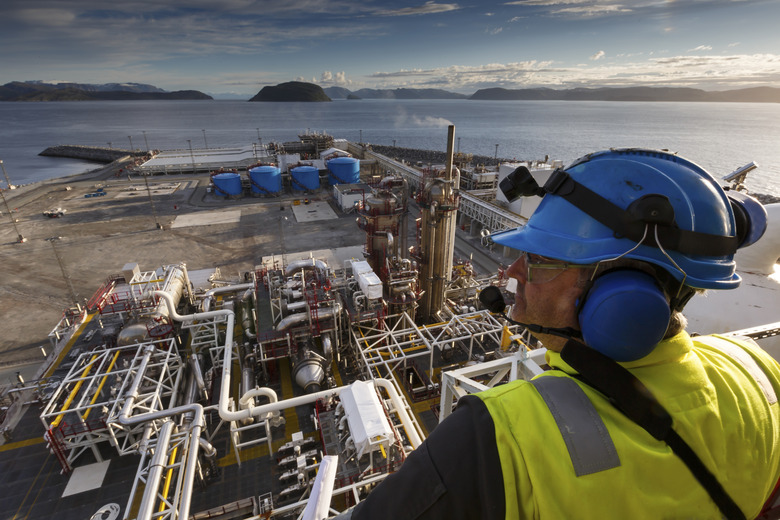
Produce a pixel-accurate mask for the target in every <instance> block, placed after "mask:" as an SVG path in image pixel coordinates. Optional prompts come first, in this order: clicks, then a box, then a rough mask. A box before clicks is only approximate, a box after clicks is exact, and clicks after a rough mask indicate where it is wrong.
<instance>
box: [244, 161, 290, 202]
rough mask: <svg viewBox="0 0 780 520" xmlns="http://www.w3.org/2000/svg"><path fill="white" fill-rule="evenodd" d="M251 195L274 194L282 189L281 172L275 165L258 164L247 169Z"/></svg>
mask: <svg viewBox="0 0 780 520" xmlns="http://www.w3.org/2000/svg"><path fill="white" fill-rule="evenodd" d="M249 181H250V184H251V185H252V195H276V194H278V193H279V192H280V191H282V174H281V173H280V171H279V168H277V167H276V166H258V167H257V168H252V169H250V170H249Z"/></svg>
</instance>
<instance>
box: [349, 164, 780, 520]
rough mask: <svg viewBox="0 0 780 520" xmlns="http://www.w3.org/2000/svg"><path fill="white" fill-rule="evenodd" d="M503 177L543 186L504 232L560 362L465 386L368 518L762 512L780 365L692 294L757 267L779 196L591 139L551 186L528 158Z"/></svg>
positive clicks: (732, 282)
mask: <svg viewBox="0 0 780 520" xmlns="http://www.w3.org/2000/svg"><path fill="white" fill-rule="evenodd" d="M502 189H504V191H505V193H508V196H509V197H510V198H512V197H514V196H519V195H524V196H525V195H541V196H543V200H542V202H541V203H540V205H539V207H538V209H537V210H536V211H535V212H534V214H533V216H532V217H531V218H530V220H529V222H528V223H527V224H526V225H525V226H523V227H522V228H519V229H517V230H512V231H509V232H506V233H502V234H498V235H496V236H495V237H494V241H495V242H496V243H498V244H502V245H506V246H510V247H512V248H514V249H517V250H518V251H520V252H521V254H520V255H519V258H518V259H517V261H516V262H515V263H514V264H512V266H511V267H510V269H509V271H508V274H509V276H511V277H512V278H514V279H515V280H516V281H517V289H516V291H515V297H514V304H513V306H512V311H511V319H512V320H513V321H515V322H519V323H521V324H524V325H526V326H527V327H528V328H529V329H530V330H532V331H534V333H535V335H536V336H537V337H538V338H539V339H540V340H541V341H542V343H543V344H544V346H545V347H546V348H547V349H548V352H547V362H548V364H549V366H550V368H551V370H549V371H547V372H545V373H544V374H542V375H541V376H538V377H537V378H535V379H534V380H533V381H530V382H529V381H516V382H513V383H510V384H506V385H503V386H499V387H496V388H493V389H491V390H488V391H486V392H482V393H480V394H476V395H473V396H468V397H466V398H463V399H461V400H460V402H459V403H458V407H457V409H456V411H455V412H454V413H453V414H452V415H451V416H450V417H448V418H447V420H445V421H444V422H443V423H442V424H441V425H439V426H438V427H437V428H436V429H435V430H434V432H433V433H432V434H431V435H430V436H429V437H428V439H427V440H426V441H425V442H424V443H423V445H422V446H420V447H419V448H418V449H417V450H415V451H414V452H413V453H412V454H411V455H410V456H409V458H408V459H407V461H406V462H405V463H404V465H403V466H402V468H401V470H400V471H399V472H397V473H395V474H393V475H390V476H389V477H388V478H387V479H385V481H384V482H383V483H382V484H380V485H379V486H378V487H377V488H376V489H375V490H374V491H372V492H371V493H370V494H369V496H368V497H367V499H365V500H364V501H362V502H361V503H359V504H358V505H357V506H356V507H355V508H354V509H353V510H352V511H351V515H352V518H354V519H364V518H372V519H374V518H404V519H409V518H507V519H510V518H541V519H547V518H550V519H559V518H577V519H580V518H582V519H585V518H594V519H595V518H599V519H603V518H653V519H654V518H724V517H725V518H755V517H757V516H759V515H760V514H761V513H762V511H764V510H765V509H766V508H768V507H771V501H773V500H775V498H776V497H774V496H773V494H775V491H776V486H777V484H778V480H779V479H780V443H779V442H778V439H779V436H780V404H778V402H777V395H778V393H780V367H779V366H778V364H777V363H776V362H775V361H774V360H773V359H772V358H770V357H769V356H768V355H767V354H766V353H764V352H763V351H762V350H761V349H760V348H759V347H758V346H757V345H755V344H754V343H753V342H751V341H750V340H745V339H734V338H726V337H720V336H701V337H691V336H690V335H689V334H688V333H687V332H686V331H685V330H684V329H685V319H684V316H683V314H682V312H681V311H682V309H683V308H684V306H685V304H686V303H687V301H688V300H689V299H690V298H691V297H692V296H694V294H695V293H697V292H701V291H703V290H706V289H713V290H717V289H731V288H735V287H736V286H737V285H739V282H740V279H739V276H738V275H737V274H736V273H735V264H734V253H735V251H736V249H737V248H739V247H745V246H747V245H750V244H751V243H753V242H755V241H756V240H758V239H759V238H760V237H761V235H762V234H763V231H764V229H765V226H766V216H765V213H763V208H762V207H760V205H759V204H758V203H756V202H755V201H753V200H752V199H748V198H746V197H744V196H741V195H739V194H732V193H727V192H724V190H723V189H722V188H721V187H720V186H719V184H718V183H717V181H715V179H714V178H712V177H711V176H710V175H709V174H708V173H707V172H705V171H704V170H702V169H701V168H700V167H698V166H696V165H695V164H693V163H691V162H689V161H686V160H684V159H682V158H680V157H677V156H676V155H673V154H669V153H667V152H661V151H653V150H634V149H630V150H611V151H607V152H601V153H596V154H592V155H589V156H587V157H584V158H582V159H580V160H579V161H576V162H575V163H574V164H573V165H571V166H570V167H569V168H567V169H566V170H565V171H557V172H555V173H554V174H553V175H552V176H551V178H550V180H549V181H548V182H547V183H546V184H545V186H544V187H543V188H540V187H538V185H536V184H535V182H534V181H533V180H532V179H531V177H530V174H528V173H527V170H526V171H525V172H523V171H521V170H520V169H518V171H516V172H515V174H513V176H512V177H511V178H510V179H509V181H508V182H502ZM762 219H763V220H762ZM483 301H485V300H483ZM501 307H503V304H502V303H499V305H498V307H497V309H500V308H501Z"/></svg>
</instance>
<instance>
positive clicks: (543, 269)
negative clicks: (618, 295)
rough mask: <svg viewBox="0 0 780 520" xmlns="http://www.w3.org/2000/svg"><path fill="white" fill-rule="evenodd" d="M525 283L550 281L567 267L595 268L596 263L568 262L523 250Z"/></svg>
mask: <svg viewBox="0 0 780 520" xmlns="http://www.w3.org/2000/svg"><path fill="white" fill-rule="evenodd" d="M522 258H523V262H525V270H526V271H525V281H526V283H547V282H552V281H553V280H555V279H556V278H558V276H560V274H561V273H563V272H564V271H565V270H567V269H595V268H596V266H597V264H569V263H566V262H561V261H559V260H553V259H552V258H546V257H544V256H540V255H535V254H532V253H527V252H523V255H522Z"/></svg>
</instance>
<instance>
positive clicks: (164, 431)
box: [137, 421, 174, 518]
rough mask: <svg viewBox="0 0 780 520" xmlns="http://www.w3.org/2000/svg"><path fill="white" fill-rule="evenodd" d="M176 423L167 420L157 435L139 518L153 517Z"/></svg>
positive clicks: (139, 509)
mask: <svg viewBox="0 0 780 520" xmlns="http://www.w3.org/2000/svg"><path fill="white" fill-rule="evenodd" d="M173 427H174V424H173V422H171V421H165V422H164V423H163V425H162V426H161V427H160V433H159V435H158V437H157V447H156V448H155V450H154V456H153V457H152V461H151V464H150V465H149V475H148V476H147V477H146V487H145V488H144V494H143V497H142V498H141V505H140V506H139V508H138V517H137V518H151V517H152V514H153V513H154V504H155V503H156V501H157V490H158V488H159V487H160V481H161V480H162V475H163V468H164V466H165V457H166V456H167V454H168V445H169V444H170V442H171V435H172V434H173Z"/></svg>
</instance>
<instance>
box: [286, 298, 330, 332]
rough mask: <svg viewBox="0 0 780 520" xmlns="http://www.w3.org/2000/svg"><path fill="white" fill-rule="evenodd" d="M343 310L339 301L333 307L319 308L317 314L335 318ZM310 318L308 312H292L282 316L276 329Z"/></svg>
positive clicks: (288, 326)
mask: <svg viewBox="0 0 780 520" xmlns="http://www.w3.org/2000/svg"><path fill="white" fill-rule="evenodd" d="M339 312H341V305H339V304H338V303H337V304H336V305H334V306H333V307H321V308H318V309H317V316H318V317H320V318H335V317H336V314H338V313H339ZM308 319H309V313H308V312H299V313H297V314H290V315H289V316H287V317H285V318H282V319H281V320H280V321H279V324H278V325H276V330H286V329H288V328H290V327H292V326H293V325H298V324H300V323H303V322H304V321H307V320H308Z"/></svg>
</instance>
